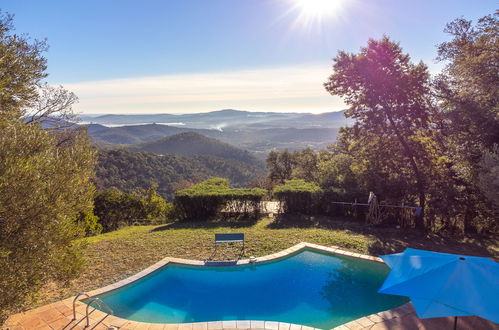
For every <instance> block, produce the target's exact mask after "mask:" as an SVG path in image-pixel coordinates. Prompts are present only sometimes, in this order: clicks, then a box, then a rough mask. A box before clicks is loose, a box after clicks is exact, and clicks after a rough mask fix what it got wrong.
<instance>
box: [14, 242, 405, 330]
mask: <svg viewBox="0 0 499 330" xmlns="http://www.w3.org/2000/svg"><path fill="white" fill-rule="evenodd" d="M303 249H313V250H317V251H322V252H327V253H332V254H337V255H343V256H348V257H353V258H358V259H363V260H369V261H374V262H379V263H383V260H382V259H381V258H379V257H374V256H370V255H366V254H360V253H355V252H350V251H346V250H343V249H341V248H339V247H336V246H331V247H326V246H322V245H318V244H313V243H307V242H301V243H299V244H296V245H294V246H292V247H290V248H287V249H285V250H282V251H280V252H277V253H273V254H270V255H267V256H263V257H258V258H254V259H253V260H250V259H242V260H238V261H237V262H235V263H231V264H230V265H231V266H240V265H247V264H251V263H263V262H268V261H272V260H276V259H280V258H284V257H287V256H289V255H291V254H294V253H296V252H298V251H300V250H303ZM170 263H172V264H181V265H190V266H225V265H227V264H224V263H219V264H216V263H207V262H205V261H201V260H191V259H182V258H174V257H166V258H163V259H162V260H160V261H158V262H156V263H155V264H153V265H151V266H149V267H147V268H146V269H144V270H142V271H140V272H138V273H136V274H134V275H132V276H130V277H127V278H125V279H123V280H121V281H118V282H116V283H113V284H110V285H107V286H105V287H102V288H98V289H95V290H92V291H89V292H87V294H88V295H89V296H90V297H91V298H92V297H95V296H98V295H101V294H104V293H107V292H110V291H114V290H116V289H119V288H121V287H123V286H125V285H128V284H130V283H132V282H135V281H138V280H140V279H142V278H143V277H145V276H147V275H149V274H151V273H152V272H154V271H156V270H158V269H160V268H162V267H164V266H166V265H168V264H170ZM73 299H74V298H73V297H71V298H67V299H64V300H62V301H59V302H56V303H52V304H49V305H45V306H42V307H39V308H36V309H34V310H30V311H27V312H25V313H20V314H16V315H13V316H11V318H13V319H14V320H13V321H15V319H17V318H19V317H20V315H21V314H27V313H31V312H38V313H42V314H43V312H44V311H49V310H50V309H51V308H54V309H57V310H58V311H61V310H62V309H64V311H65V313H62V312H61V313H62V314H64V316H66V317H67V318H68V317H72V308H73ZM86 306H87V305H86V304H85V303H83V302H81V301H77V302H76V313H77V319H76V320H75V321H74V322H77V321H78V320H80V321H79V322H77V323H76V324H78V325H80V326H82V325H83V323H84V322H85V321H84V320H83V319H84V318H85V309H86ZM68 309H71V315H69V311H68ZM411 311H413V308H412V304H411V303H407V304H404V305H402V306H400V307H397V308H394V309H390V310H387V311H383V312H379V313H376V314H372V315H367V316H364V317H362V318H359V319H356V320H354V321H351V322H348V323H345V324H342V325H340V326H338V327H336V328H334V329H338V330H343V329H361V328H363V327H370V326H372V325H374V324H376V323H381V322H384V321H386V320H389V319H392V318H395V317H400V316H402V315H405V314H407V313H410V312H411ZM67 314H68V315H67ZM42 319H43V317H42ZM46 322H47V323H48V320H47V321H46ZM71 323H72V322H70V323H69V324H67V325H70V324H71ZM80 323H81V324H80ZM76 324H75V325H76ZM20 325H22V322H21V324H20ZM49 325H51V324H50V323H49ZM97 326H100V327H99V328H98V329H101V327H107V328H119V329H123V330H125V329H129V330H131V329H176V330H183V329H191V330H195V329H205V330H208V329H236V328H240V329H272V330H311V329H314V328H312V327H309V326H305V325H298V324H290V323H284V322H276V321H252V320H248V321H246V320H245V321H242V320H241V321H213V322H195V323H172V324H167V323H147V322H139V321H132V320H128V319H124V318H121V317H118V316H114V315H110V314H107V313H104V312H102V311H100V310H97V309H96V310H94V311H93V312H91V314H90V327H89V328H90V329H93V328H96V329H97ZM359 326H360V327H359Z"/></svg>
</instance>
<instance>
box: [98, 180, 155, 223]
mask: <svg viewBox="0 0 499 330" xmlns="http://www.w3.org/2000/svg"><path fill="white" fill-rule="evenodd" d="M94 213H95V215H96V216H98V217H99V222H100V223H101V225H102V227H103V231H104V232H108V231H112V230H116V229H118V228H120V227H122V226H126V225H131V224H132V223H133V221H134V220H136V219H145V218H147V212H146V210H145V208H144V204H143V203H142V201H141V200H140V199H139V198H138V197H136V196H134V195H131V194H127V193H123V192H121V191H119V190H118V189H116V188H113V189H107V190H103V191H101V192H99V193H98V194H97V196H96V197H95V199H94Z"/></svg>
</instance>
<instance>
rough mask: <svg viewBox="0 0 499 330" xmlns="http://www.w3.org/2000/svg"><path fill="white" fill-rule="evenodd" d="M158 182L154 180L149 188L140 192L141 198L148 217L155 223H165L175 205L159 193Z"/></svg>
mask: <svg viewBox="0 0 499 330" xmlns="http://www.w3.org/2000/svg"><path fill="white" fill-rule="evenodd" d="M157 190H158V184H157V183H156V182H153V183H152V184H151V186H150V187H149V189H147V191H145V192H141V193H139V194H138V197H139V198H141V202H142V205H143V207H144V211H145V213H146V216H147V219H149V220H151V222H154V223H163V222H165V221H166V219H167V218H168V217H169V215H170V213H171V211H172V208H173V205H172V204H169V203H167V202H166V200H165V199H164V198H163V197H161V196H158V194H157Z"/></svg>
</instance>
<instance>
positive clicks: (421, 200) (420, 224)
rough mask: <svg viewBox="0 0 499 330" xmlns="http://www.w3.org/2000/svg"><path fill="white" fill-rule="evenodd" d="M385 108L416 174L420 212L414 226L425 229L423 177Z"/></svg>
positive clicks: (409, 149) (388, 109) (389, 112)
mask: <svg viewBox="0 0 499 330" xmlns="http://www.w3.org/2000/svg"><path fill="white" fill-rule="evenodd" d="M385 109H386V110H387V111H386V112H387V117H388V121H389V122H390V125H391V126H392V127H393V130H394V132H395V135H396V136H397V139H398V140H399V142H400V144H401V145H402V147H403V148H404V151H405V153H406V156H407V158H409V163H410V164H411V167H412V170H413V171H414V174H415V175H416V185H417V190H418V195H419V207H421V212H420V214H419V215H418V216H417V217H416V228H418V229H425V223H424V214H425V207H426V189H425V182H424V178H423V177H422V176H421V172H420V171H419V168H418V165H417V164H416V160H415V159H414V153H413V152H412V150H411V148H410V147H409V145H408V144H407V142H406V141H405V139H404V137H403V136H402V134H401V133H400V131H399V130H398V127H397V126H396V125H395V122H394V121H393V118H392V114H391V110H390V108H389V107H385Z"/></svg>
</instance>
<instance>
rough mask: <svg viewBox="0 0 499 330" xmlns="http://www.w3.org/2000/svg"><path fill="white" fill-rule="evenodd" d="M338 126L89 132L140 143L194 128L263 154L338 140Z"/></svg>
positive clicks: (99, 140)
mask: <svg viewBox="0 0 499 330" xmlns="http://www.w3.org/2000/svg"><path fill="white" fill-rule="evenodd" d="M338 129H339V128H333V127H331V128H328V127H326V128H324V127H315V128H293V127H288V128H286V127H282V128H281V127H276V128H259V127H229V128H226V129H224V130H223V131H219V130H209V129H196V128H187V127H173V126H167V125H158V124H147V125H136V126H135V125H134V126H120V127H106V126H102V125H98V124H91V125H88V132H89V134H90V136H91V137H92V140H93V141H94V142H95V143H96V144H100V145H104V144H125V145H131V144H140V143H145V142H152V141H156V140H158V139H161V138H164V137H167V136H171V135H175V134H179V133H183V132H195V133H198V134H201V135H204V136H207V137H211V138H215V139H217V140H220V141H222V142H226V143H229V144H231V145H233V146H237V147H238V148H242V149H245V150H248V151H252V152H257V153H259V154H262V155H264V154H266V153H267V152H268V151H269V150H271V149H274V148H275V149H277V150H283V149H285V148H287V149H290V150H297V149H302V148H307V147H310V148H312V149H314V150H319V149H324V148H325V147H326V146H327V145H329V144H331V143H333V142H334V141H335V139H336V136H337V134H338Z"/></svg>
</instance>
